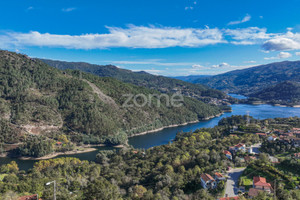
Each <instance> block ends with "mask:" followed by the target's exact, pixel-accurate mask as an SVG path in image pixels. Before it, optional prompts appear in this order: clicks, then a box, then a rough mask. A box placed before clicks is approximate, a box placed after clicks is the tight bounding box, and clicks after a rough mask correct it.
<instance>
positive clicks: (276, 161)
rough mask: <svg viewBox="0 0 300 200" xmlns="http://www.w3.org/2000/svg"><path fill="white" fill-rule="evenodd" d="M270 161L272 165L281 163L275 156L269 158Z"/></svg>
mask: <svg viewBox="0 0 300 200" xmlns="http://www.w3.org/2000/svg"><path fill="white" fill-rule="evenodd" d="M269 160H270V162H271V163H279V160H278V158H276V157H274V156H269Z"/></svg>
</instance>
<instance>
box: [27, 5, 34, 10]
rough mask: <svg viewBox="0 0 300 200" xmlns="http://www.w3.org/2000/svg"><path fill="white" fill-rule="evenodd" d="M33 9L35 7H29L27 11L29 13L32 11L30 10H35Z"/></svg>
mask: <svg viewBox="0 0 300 200" xmlns="http://www.w3.org/2000/svg"><path fill="white" fill-rule="evenodd" d="M33 9H34V7H33V6H29V7H28V8H27V9H26V10H27V11H30V10H33Z"/></svg>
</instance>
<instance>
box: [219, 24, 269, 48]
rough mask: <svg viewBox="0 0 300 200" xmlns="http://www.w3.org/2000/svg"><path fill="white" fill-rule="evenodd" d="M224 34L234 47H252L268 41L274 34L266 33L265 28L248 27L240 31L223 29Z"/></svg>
mask: <svg viewBox="0 0 300 200" xmlns="http://www.w3.org/2000/svg"><path fill="white" fill-rule="evenodd" d="M224 33H225V34H226V35H228V36H230V37H231V38H232V39H233V41H231V43H233V44H235V45H252V44H257V43H259V42H263V41H265V40H266V39H270V38H271V37H273V36H274V34H271V33H267V29H266V28H258V27H248V28H242V29H240V28H239V29H225V30H224Z"/></svg>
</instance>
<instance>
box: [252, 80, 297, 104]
mask: <svg viewBox="0 0 300 200" xmlns="http://www.w3.org/2000/svg"><path fill="white" fill-rule="evenodd" d="M250 97H254V98H258V99H260V100H263V101H267V102H270V103H279V104H288V105H289V104H290V105H294V104H300V83H299V82H291V81H285V82H282V83H279V84H276V85H275V86H270V87H268V88H265V89H263V90H261V91H259V92H256V93H253V94H251V95H250Z"/></svg>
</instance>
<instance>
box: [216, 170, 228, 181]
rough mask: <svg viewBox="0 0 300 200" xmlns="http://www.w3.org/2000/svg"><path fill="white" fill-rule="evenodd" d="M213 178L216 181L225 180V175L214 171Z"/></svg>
mask: <svg viewBox="0 0 300 200" xmlns="http://www.w3.org/2000/svg"><path fill="white" fill-rule="evenodd" d="M215 180H216V181H218V182H219V181H225V180H226V178H225V176H223V175H222V174H221V173H219V172H216V173H215Z"/></svg>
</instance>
